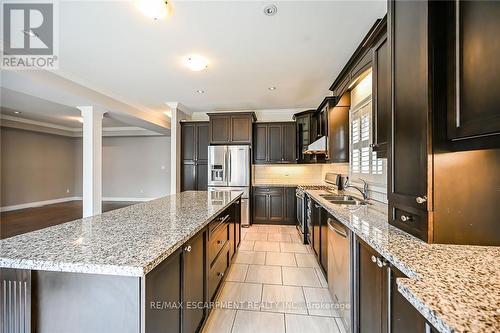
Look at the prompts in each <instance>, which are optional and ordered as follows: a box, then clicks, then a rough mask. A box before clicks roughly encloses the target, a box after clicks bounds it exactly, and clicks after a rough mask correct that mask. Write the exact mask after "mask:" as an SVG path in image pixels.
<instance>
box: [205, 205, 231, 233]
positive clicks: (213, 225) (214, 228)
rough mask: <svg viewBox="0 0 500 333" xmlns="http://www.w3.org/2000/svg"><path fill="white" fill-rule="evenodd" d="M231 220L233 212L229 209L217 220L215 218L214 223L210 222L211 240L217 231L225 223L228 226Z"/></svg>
mask: <svg viewBox="0 0 500 333" xmlns="http://www.w3.org/2000/svg"><path fill="white" fill-rule="evenodd" d="M230 219H231V210H230V209H227V210H225V211H224V212H223V213H222V214H220V215H219V216H218V217H217V218H215V219H214V220H213V221H212V222H210V226H209V238H211V237H212V235H213V234H214V233H217V230H218V229H219V227H221V226H222V224H223V223H226V224H227V223H228V222H229V220H230Z"/></svg>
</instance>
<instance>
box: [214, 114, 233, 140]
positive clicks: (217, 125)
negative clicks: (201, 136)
mask: <svg viewBox="0 0 500 333" xmlns="http://www.w3.org/2000/svg"><path fill="white" fill-rule="evenodd" d="M209 126H210V143H228V142H230V141H231V116H228V115H225V116H210V125H209Z"/></svg>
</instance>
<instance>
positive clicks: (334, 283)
mask: <svg viewBox="0 0 500 333" xmlns="http://www.w3.org/2000/svg"><path fill="white" fill-rule="evenodd" d="M351 254H352V232H351V230H349V228H347V227H346V226H345V225H343V224H342V223H340V222H339V221H337V220H336V219H335V218H332V217H330V218H329V219H328V288H329V289H330V293H331V294H332V297H333V301H334V303H336V304H337V305H338V312H339V315H340V318H341V319H342V322H343V324H344V327H345V331H346V332H350V331H351V318H352V311H353V307H352V304H351V301H352V298H353V296H352V290H353V288H352V284H351V276H353V275H352V260H351Z"/></svg>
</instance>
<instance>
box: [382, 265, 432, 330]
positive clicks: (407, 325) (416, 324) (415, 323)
mask: <svg viewBox="0 0 500 333" xmlns="http://www.w3.org/2000/svg"><path fill="white" fill-rule="evenodd" d="M390 274H391V277H390V289H389V293H390V300H391V311H390V314H391V318H389V321H390V325H391V329H390V332H394V333H422V332H425V319H424V317H423V316H422V315H421V314H420V312H418V311H417V310H416V309H415V308H414V307H413V305H411V304H410V303H409V302H408V301H407V300H406V298H404V297H403V295H401V293H400V292H399V291H398V286H397V284H396V279H398V278H406V276H405V275H404V274H403V273H401V272H400V271H399V270H397V269H396V268H394V267H391V269H390Z"/></svg>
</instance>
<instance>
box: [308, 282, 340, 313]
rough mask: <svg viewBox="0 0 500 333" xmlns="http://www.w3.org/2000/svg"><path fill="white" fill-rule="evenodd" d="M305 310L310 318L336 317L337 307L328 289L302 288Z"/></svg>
mask: <svg viewBox="0 0 500 333" xmlns="http://www.w3.org/2000/svg"><path fill="white" fill-rule="evenodd" d="M304 295H305V296H306V302H307V308H308V310H309V314H310V315H312V316H324V317H338V316H339V313H338V312H337V305H336V304H335V303H334V302H333V298H332V295H330V290H328V288H310V287H304Z"/></svg>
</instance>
